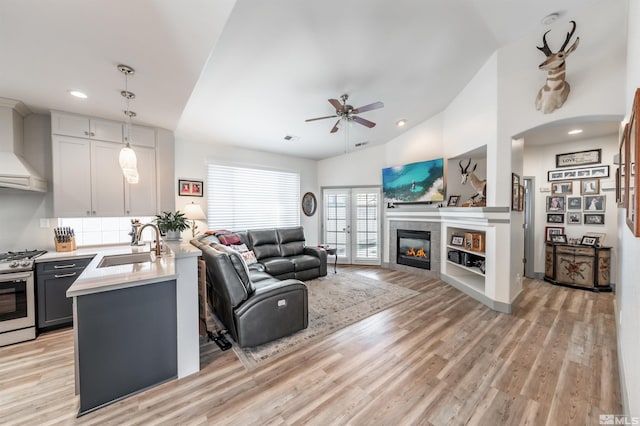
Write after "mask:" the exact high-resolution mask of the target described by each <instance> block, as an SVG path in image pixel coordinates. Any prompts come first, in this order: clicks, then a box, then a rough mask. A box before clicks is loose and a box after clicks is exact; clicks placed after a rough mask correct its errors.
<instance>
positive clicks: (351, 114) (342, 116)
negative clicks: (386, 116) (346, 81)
mask: <svg viewBox="0 0 640 426" xmlns="http://www.w3.org/2000/svg"><path fill="white" fill-rule="evenodd" d="M347 100H349V95H347V94H346V93H345V94H343V95H342V96H340V101H342V103H340V101H339V100H337V99H329V103H330V104H331V105H332V106H333V107H334V108H335V109H336V113H335V114H334V115H327V116H324V117H317V118H309V119H307V120H305V122H309V121H316V120H324V119H326V118H335V117H338V121H336V124H334V126H333V127H332V128H331V131H330V133H335V132H337V131H338V129H339V128H340V126H339V124H340V123H341V122H342V121H347V122H350V121H355V122H356V123H358V124H361V125H363V126H365V127H368V128H372V127H375V125H376V123H374V122H373V121H369V120H366V119H364V118H362V117H359V116H357V115H356V114H360V113H362V112H366V111H371V110H372V109H378V108H382V107H384V104H383V103H382V102H374V103H371V104H368V105H364V106H361V107H359V108H354V107H353V106H351V105H348V104H347Z"/></svg>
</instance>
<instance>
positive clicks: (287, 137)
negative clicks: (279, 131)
mask: <svg viewBox="0 0 640 426" xmlns="http://www.w3.org/2000/svg"><path fill="white" fill-rule="evenodd" d="M283 139H284V140H285V141H287V142H296V141H298V140H299V139H300V136H294V135H285V136H284V138H283Z"/></svg>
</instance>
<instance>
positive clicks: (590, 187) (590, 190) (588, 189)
mask: <svg viewBox="0 0 640 426" xmlns="http://www.w3.org/2000/svg"><path fill="white" fill-rule="evenodd" d="M599 193H600V178H596V179H585V180H583V181H582V182H580V194H582V195H585V194H599ZM585 204H586V202H585Z"/></svg>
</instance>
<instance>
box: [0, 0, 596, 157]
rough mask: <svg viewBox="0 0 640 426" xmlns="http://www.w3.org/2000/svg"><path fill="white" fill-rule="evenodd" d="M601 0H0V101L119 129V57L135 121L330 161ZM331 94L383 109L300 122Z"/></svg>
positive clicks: (324, 111)
mask: <svg viewBox="0 0 640 426" xmlns="http://www.w3.org/2000/svg"><path fill="white" fill-rule="evenodd" d="M598 1H604V0H448V1H441V0H423V1H415V0H396V1H393V2H390V1H385V0H351V1H337V0H325V1H322V2H318V1H302V0H270V1H250V0H237V1H234V0H216V1H208V0H191V1H187V2H177V1H174V0H136V1H130V0H129V1H127V0H109V1H103V2H97V1H86V0H61V1H56V2H51V1H41V0H2V1H0V54H1V55H2V62H3V66H2V67H0V97H8V98H14V99H19V100H22V101H23V102H24V103H25V104H26V105H27V106H28V107H29V108H31V109H32V110H33V111H36V112H46V111H48V110H49V109H59V110H65V111H71V112H77V113H81V114H87V115H93V116H100V117H105V118H112V119H117V120H123V118H124V115H123V113H122V111H123V109H124V100H123V98H122V97H121V96H120V90H122V89H123V88H124V81H123V76H122V75H121V74H120V73H119V72H118V71H117V70H116V65H117V64H119V63H125V64H127V65H130V66H132V67H134V68H135V69H136V74H135V75H134V76H133V77H131V78H130V80H129V89H130V90H131V91H133V92H135V93H136V95H137V97H136V99H135V100H133V101H132V104H131V109H132V110H134V111H136V112H137V114H138V116H137V117H136V119H135V121H136V122H138V123H140V124H147V125H153V126H159V127H163V128H167V129H170V130H174V131H175V132H176V137H177V139H178V141H180V140H194V141H200V142H204V143H220V144H233V145H238V146H242V147H246V148H250V149H257V150H263V151H269V152H277V153H283V154H288V155H295V156H300V157H305V158H313V159H319V158H326V157H329V156H332V155H337V154H339V153H341V152H344V150H345V149H354V146H355V145H356V144H361V143H364V142H366V143H367V144H369V146H371V145H375V144H380V143H384V142H387V141H389V140H391V139H393V138H394V137H396V136H397V135H399V134H400V133H401V132H404V131H406V130H407V129H409V128H411V127H412V126H414V125H416V124H418V123H420V122H422V121H424V120H425V119H427V118H429V117H431V116H433V115H434V114H436V113H438V112H439V111H441V110H443V109H444V108H445V107H446V106H447V105H448V104H449V102H451V100H452V99H453V98H454V97H455V96H456V95H457V94H458V93H459V92H460V91H461V90H462V88H463V87H464V86H465V85H466V83H467V82H468V81H469V80H470V78H471V77H472V76H473V75H474V74H475V73H476V71H477V70H478V69H479V68H480V66H481V65H482V64H483V63H484V62H485V61H486V60H487V58H488V57H489V56H490V55H491V53H492V52H494V51H495V50H496V49H497V48H499V47H500V46H502V45H505V44H508V43H510V42H512V41H514V40H516V39H518V38H520V37H522V36H524V35H526V34H530V33H531V32H535V31H538V32H540V33H541V34H542V33H543V32H544V31H545V30H546V27H545V26H544V24H542V23H541V20H542V18H543V17H544V16H546V15H548V14H549V13H552V12H561V15H562V16H563V17H566V16H569V15H570V13H571V12H572V11H574V10H577V8H581V7H587V6H588V5H589V4H591V3H595V2H598ZM532 48H534V46H532ZM72 89H76V90H82V91H84V92H86V93H87V95H88V96H89V98H88V99H85V100H79V99H76V98H73V97H71V96H69V94H68V91H69V90H72ZM343 93H347V94H349V96H350V99H349V101H350V102H349V103H350V104H351V105H353V106H354V107H358V106H361V105H364V104H368V103H371V102H374V101H382V102H384V105H385V106H384V108H382V109H378V110H373V111H368V112H365V113H362V115H361V116H362V117H363V118H366V119H368V120H370V121H373V122H375V123H377V126H376V127H374V128H372V129H368V128H366V127H363V126H360V125H358V124H353V123H352V124H350V125H347V126H343V127H342V128H341V129H340V130H339V131H338V132H337V133H335V134H330V133H329V130H330V129H331V127H332V126H333V125H334V124H335V121H336V120H335V119H327V120H319V121H314V122H310V123H305V121H304V120H305V119H307V118H313V117H319V116H327V115H332V114H333V113H334V112H335V109H334V108H333V107H331V105H330V104H329V103H328V102H327V100H328V99H329V98H336V99H339V97H340V95H341V94H343ZM400 119H405V120H407V125H406V126H405V127H403V128H399V127H397V126H396V124H395V123H396V122H397V121H398V120H400ZM287 135H289V136H293V140H291V141H286V140H285V136H287Z"/></svg>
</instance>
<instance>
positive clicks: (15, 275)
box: [0, 272, 33, 282]
mask: <svg viewBox="0 0 640 426" xmlns="http://www.w3.org/2000/svg"><path fill="white" fill-rule="evenodd" d="M32 276H33V273H32V272H24V273H19V272H15V273H12V274H0V282H2V281H13V280H19V279H21V278H31V277H32Z"/></svg>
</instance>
